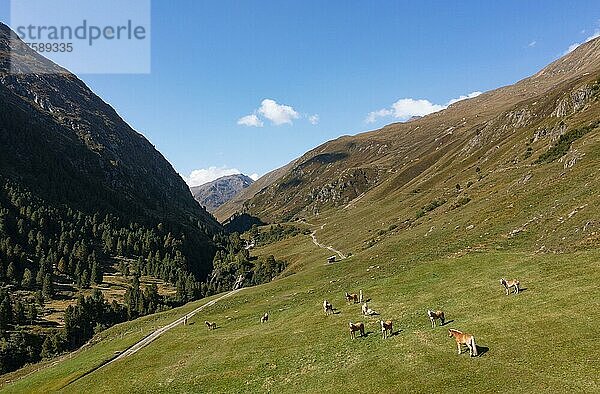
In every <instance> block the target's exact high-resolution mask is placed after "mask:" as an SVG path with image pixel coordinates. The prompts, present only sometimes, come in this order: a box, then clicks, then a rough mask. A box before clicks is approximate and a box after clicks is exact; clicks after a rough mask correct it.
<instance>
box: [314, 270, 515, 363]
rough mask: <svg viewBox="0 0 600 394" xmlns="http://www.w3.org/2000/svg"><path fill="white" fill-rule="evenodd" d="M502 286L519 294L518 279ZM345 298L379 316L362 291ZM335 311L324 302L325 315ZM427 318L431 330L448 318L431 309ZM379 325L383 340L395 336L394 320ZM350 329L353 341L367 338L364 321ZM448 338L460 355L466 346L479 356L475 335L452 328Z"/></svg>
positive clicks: (349, 302) (372, 314) (501, 282)
mask: <svg viewBox="0 0 600 394" xmlns="http://www.w3.org/2000/svg"><path fill="white" fill-rule="evenodd" d="M500 284H501V285H502V286H503V287H504V289H505V291H506V295H509V294H510V292H511V289H513V288H514V294H518V293H519V289H520V288H519V285H520V282H519V281H518V280H516V279H512V280H506V279H504V278H502V279H500ZM344 297H345V299H346V303H348V304H359V303H360V304H362V306H361V312H362V315H363V316H374V315H379V313H377V312H375V311H374V310H372V309H371V308H369V306H368V304H367V302H366V301H364V300H363V292H362V290H360V292H359V294H356V293H348V292H346V293H345V294H344ZM334 310H335V308H334V307H333V305H332V304H331V303H330V302H329V301H328V300H325V301H323V311H324V312H325V315H327V316H328V315H332V314H334V313H335V312H334ZM427 316H428V317H429V320H430V321H431V328H435V323H436V320H439V321H440V326H443V325H444V324H445V323H446V316H445V315H444V311H440V310H437V311H433V310H430V309H429V310H427ZM379 324H380V326H381V336H382V338H383V339H386V338H388V337H390V336H392V335H394V334H393V332H394V329H393V321H392V320H380V321H379ZM349 329H350V338H351V339H355V338H356V333H357V332H358V333H359V335H360V336H361V337H363V336H365V323H363V322H362V321H359V322H352V321H350V322H349ZM448 336H449V337H451V338H454V340H455V341H456V346H457V348H458V354H461V353H462V346H463V345H465V346H467V348H468V349H469V355H470V356H471V357H477V356H478V352H477V345H476V344H475V337H474V336H473V335H471V334H466V333H464V332H462V331H459V330H455V329H452V328H451V329H449V330H448Z"/></svg>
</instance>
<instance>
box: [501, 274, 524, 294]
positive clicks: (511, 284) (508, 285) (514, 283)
mask: <svg viewBox="0 0 600 394" xmlns="http://www.w3.org/2000/svg"><path fill="white" fill-rule="evenodd" d="M500 283H501V284H502V286H504V289H506V295H508V294H509V291H510V288H511V287H514V288H515V294H519V285H520V284H521V283H520V282H519V281H518V280H516V279H513V280H506V279H504V278H502V279H500Z"/></svg>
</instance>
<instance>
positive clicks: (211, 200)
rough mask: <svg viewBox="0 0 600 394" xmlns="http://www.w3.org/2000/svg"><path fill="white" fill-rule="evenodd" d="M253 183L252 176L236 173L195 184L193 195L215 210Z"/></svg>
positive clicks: (201, 202) (210, 210)
mask: <svg viewBox="0 0 600 394" xmlns="http://www.w3.org/2000/svg"><path fill="white" fill-rule="evenodd" d="M253 183H254V180H253V179H252V178H250V177H248V176H246V175H243V174H236V175H228V176H224V177H221V178H219V179H216V180H214V181H212V182H209V183H206V184H204V185H200V186H194V187H192V188H191V190H192V195H193V196H194V198H195V199H196V201H198V202H199V203H200V205H201V206H203V207H206V210H207V211H208V212H214V211H215V210H216V209H217V208H219V207H220V206H221V205H223V204H225V203H226V202H227V201H229V200H231V199H232V198H234V197H235V196H237V195H238V194H239V193H240V192H241V191H242V190H244V189H246V188H248V187H249V186H250V185H252V184H253Z"/></svg>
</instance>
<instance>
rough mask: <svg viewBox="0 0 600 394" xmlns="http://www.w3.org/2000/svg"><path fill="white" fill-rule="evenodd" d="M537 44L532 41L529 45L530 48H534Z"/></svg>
mask: <svg viewBox="0 0 600 394" xmlns="http://www.w3.org/2000/svg"><path fill="white" fill-rule="evenodd" d="M536 44H537V41H535V40H534V41H531V42H530V43H529V44H527V46H528V47H530V48H532V47H534V46H535V45H536Z"/></svg>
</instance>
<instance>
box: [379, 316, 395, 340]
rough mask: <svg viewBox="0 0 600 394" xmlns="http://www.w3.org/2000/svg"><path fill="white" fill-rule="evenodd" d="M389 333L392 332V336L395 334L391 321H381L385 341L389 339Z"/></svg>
mask: <svg viewBox="0 0 600 394" xmlns="http://www.w3.org/2000/svg"><path fill="white" fill-rule="evenodd" d="M388 331H389V332H390V336H391V335H392V333H393V332H394V329H393V323H392V321H391V320H386V321H383V320H382V321H381V336H382V337H383V339H386V338H387V337H388Z"/></svg>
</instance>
